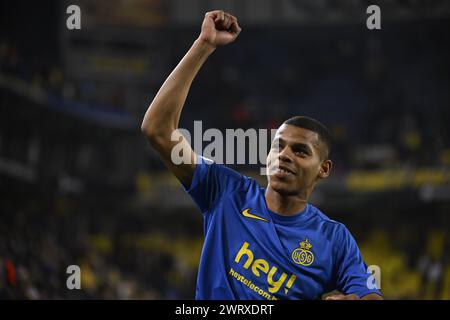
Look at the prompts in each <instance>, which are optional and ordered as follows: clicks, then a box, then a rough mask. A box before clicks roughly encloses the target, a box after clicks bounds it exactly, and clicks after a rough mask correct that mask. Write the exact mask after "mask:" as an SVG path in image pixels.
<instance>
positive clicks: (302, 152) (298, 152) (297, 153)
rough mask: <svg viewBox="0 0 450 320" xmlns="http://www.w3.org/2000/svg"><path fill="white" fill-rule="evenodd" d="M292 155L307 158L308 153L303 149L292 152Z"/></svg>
mask: <svg viewBox="0 0 450 320" xmlns="http://www.w3.org/2000/svg"><path fill="white" fill-rule="evenodd" d="M294 153H295V154H296V155H298V156H301V157H307V156H309V153H308V151H307V150H306V149H305V148H298V149H296V150H294Z"/></svg>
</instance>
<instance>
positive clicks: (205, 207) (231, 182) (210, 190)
mask: <svg viewBox="0 0 450 320" xmlns="http://www.w3.org/2000/svg"><path fill="white" fill-rule="evenodd" d="M243 183H244V176H243V175H241V174H240V173H238V172H236V171H234V170H232V169H230V168H228V167H226V166H224V165H219V164H217V163H215V162H214V161H212V160H210V159H208V158H205V157H202V156H200V155H197V163H196V165H195V169H194V174H193V177H192V182H191V185H190V186H189V188H186V187H185V186H183V188H184V190H185V191H186V192H187V193H188V194H189V195H190V196H191V197H192V199H193V200H194V201H195V203H196V204H197V206H198V207H199V208H200V210H201V212H202V213H205V212H208V211H211V209H212V208H213V207H214V206H215V204H216V203H217V202H218V201H219V200H220V199H221V198H222V197H223V196H224V195H226V194H228V193H230V192H231V191H233V190H236V189H237V188H239V186H241V185H242V184H243Z"/></svg>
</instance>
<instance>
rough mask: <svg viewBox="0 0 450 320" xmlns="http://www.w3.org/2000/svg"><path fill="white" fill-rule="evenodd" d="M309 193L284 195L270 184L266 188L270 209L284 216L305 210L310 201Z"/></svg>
mask: <svg viewBox="0 0 450 320" xmlns="http://www.w3.org/2000/svg"><path fill="white" fill-rule="evenodd" d="M308 196H309V193H308V192H306V194H304V195H301V194H295V195H283V194H280V193H279V192H277V191H275V190H273V189H272V188H271V187H270V185H268V186H267V189H266V194H265V198H266V203H267V207H268V208H269V210H271V211H273V212H276V213H278V214H281V215H284V216H292V215H294V214H297V213H299V212H300V211H303V210H304V209H305V208H306V205H307V203H308Z"/></svg>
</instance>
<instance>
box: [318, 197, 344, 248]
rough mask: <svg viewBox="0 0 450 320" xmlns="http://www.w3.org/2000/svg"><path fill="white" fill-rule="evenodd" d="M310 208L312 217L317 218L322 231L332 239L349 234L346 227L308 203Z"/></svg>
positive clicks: (342, 237) (341, 237) (335, 239)
mask: <svg viewBox="0 0 450 320" xmlns="http://www.w3.org/2000/svg"><path fill="white" fill-rule="evenodd" d="M310 208H311V210H312V211H313V214H314V217H315V219H316V220H318V221H319V222H320V223H321V225H322V228H323V229H324V232H326V233H327V234H328V235H329V236H330V237H331V238H333V240H334V241H340V240H343V239H345V238H346V237H347V236H348V235H350V233H349V231H348V229H347V227H346V226H345V225H344V224H343V223H342V222H339V221H336V220H333V219H331V218H330V217H328V216H327V215H326V214H324V213H323V212H322V211H321V210H320V209H319V208H317V207H315V206H313V205H311V204H310Z"/></svg>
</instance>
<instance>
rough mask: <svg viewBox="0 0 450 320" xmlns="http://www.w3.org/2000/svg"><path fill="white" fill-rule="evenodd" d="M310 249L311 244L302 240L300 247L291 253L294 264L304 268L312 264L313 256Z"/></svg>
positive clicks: (306, 240)
mask: <svg viewBox="0 0 450 320" xmlns="http://www.w3.org/2000/svg"><path fill="white" fill-rule="evenodd" d="M311 248H312V244H311V243H310V242H309V240H308V239H305V240H303V241H302V242H300V247H299V248H296V249H295V250H294V251H292V255H291V256H292V260H294V262H295V263H296V264H300V265H302V266H305V267H307V266H310V265H311V264H312V263H313V262H314V254H313V253H312V251H311Z"/></svg>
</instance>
